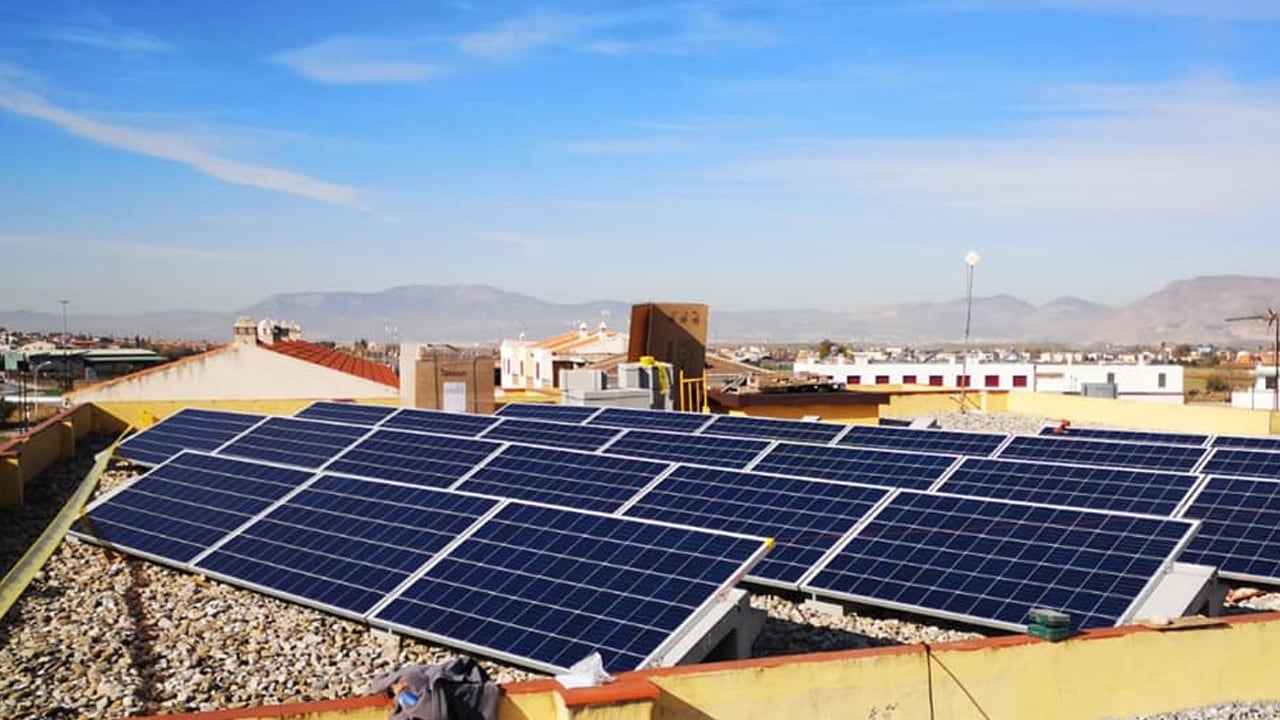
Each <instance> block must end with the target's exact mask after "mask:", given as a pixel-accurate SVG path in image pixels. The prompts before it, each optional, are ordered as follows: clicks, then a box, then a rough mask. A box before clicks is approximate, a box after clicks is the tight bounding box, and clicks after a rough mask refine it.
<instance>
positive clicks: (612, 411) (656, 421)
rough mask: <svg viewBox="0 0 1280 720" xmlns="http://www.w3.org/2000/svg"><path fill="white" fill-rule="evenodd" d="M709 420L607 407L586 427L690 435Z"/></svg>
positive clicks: (684, 414)
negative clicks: (659, 431) (593, 426)
mask: <svg viewBox="0 0 1280 720" xmlns="http://www.w3.org/2000/svg"><path fill="white" fill-rule="evenodd" d="M709 420H711V416H710V415H704V414H702V413H691V412H675V411H671V410H637V409H634V408H620V407H607V408H605V409H603V410H601V411H600V414H599V415H596V416H595V417H593V418H591V419H590V420H588V421H587V424H588V425H605V426H608V427H617V428H626V429H628V430H631V429H638V430H665V431H667V432H678V433H690V432H693V431H695V430H697V429H698V428H700V427H702V426H703V425H705V424H707V421H709Z"/></svg>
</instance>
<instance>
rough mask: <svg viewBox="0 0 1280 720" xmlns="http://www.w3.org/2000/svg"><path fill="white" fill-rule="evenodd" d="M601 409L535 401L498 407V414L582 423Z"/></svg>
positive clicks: (510, 416)
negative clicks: (544, 403) (536, 402)
mask: <svg viewBox="0 0 1280 720" xmlns="http://www.w3.org/2000/svg"><path fill="white" fill-rule="evenodd" d="M599 411H600V408H596V407H583V406H581V405H540V404H534V403H510V404H507V405H503V406H502V407H501V408H499V409H498V412H497V413H495V414H496V415H500V416H502V417H509V418H528V419H530V420H551V421H554V422H565V423H580V422H583V421H585V420H586V419H587V418H589V417H591V416H592V415H595V414H596V413H597V412H599Z"/></svg>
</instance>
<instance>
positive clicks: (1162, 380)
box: [1156, 373, 1165, 387]
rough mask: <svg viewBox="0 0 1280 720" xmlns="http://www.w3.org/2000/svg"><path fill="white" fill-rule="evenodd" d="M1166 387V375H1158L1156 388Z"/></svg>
mask: <svg viewBox="0 0 1280 720" xmlns="http://www.w3.org/2000/svg"><path fill="white" fill-rule="evenodd" d="M1164 386H1165V377H1164V373H1160V374H1159V375H1156V387H1164Z"/></svg>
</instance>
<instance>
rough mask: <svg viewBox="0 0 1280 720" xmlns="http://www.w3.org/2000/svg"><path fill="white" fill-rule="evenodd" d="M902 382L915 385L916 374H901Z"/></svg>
mask: <svg viewBox="0 0 1280 720" xmlns="http://www.w3.org/2000/svg"><path fill="white" fill-rule="evenodd" d="M902 384H903V385H915V384H916V376H915V375H903V376H902Z"/></svg>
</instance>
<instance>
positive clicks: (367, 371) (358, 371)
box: [259, 340, 400, 388]
mask: <svg viewBox="0 0 1280 720" xmlns="http://www.w3.org/2000/svg"><path fill="white" fill-rule="evenodd" d="M259 347H261V348H264V349H266V350H271V351H273V352H278V353H280V354H281V355H287V356H289V357H291V358H294V359H295V360H304V361H306V362H309V363H314V364H316V365H320V366H322V367H327V368H329V369H330V370H337V371H339V372H344V373H346V374H348V375H355V376H356V377H358V378H364V379H365V380H372V381H373V382H376V383H380V384H382V385H390V386H391V387H393V388H398V387H400V378H399V377H398V376H397V375H396V373H395V371H394V370H392V369H391V368H389V367H387V366H386V365H383V364H381V363H376V362H374V361H372V360H366V359H364V358H362V357H356V356H355V355H352V354H350V353H345V352H342V351H340V350H334V349H333V348H327V347H325V346H324V345H317V344H315V343H310V342H306V341H304V340H290V341H288V342H278V343H275V344H274V345H259Z"/></svg>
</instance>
